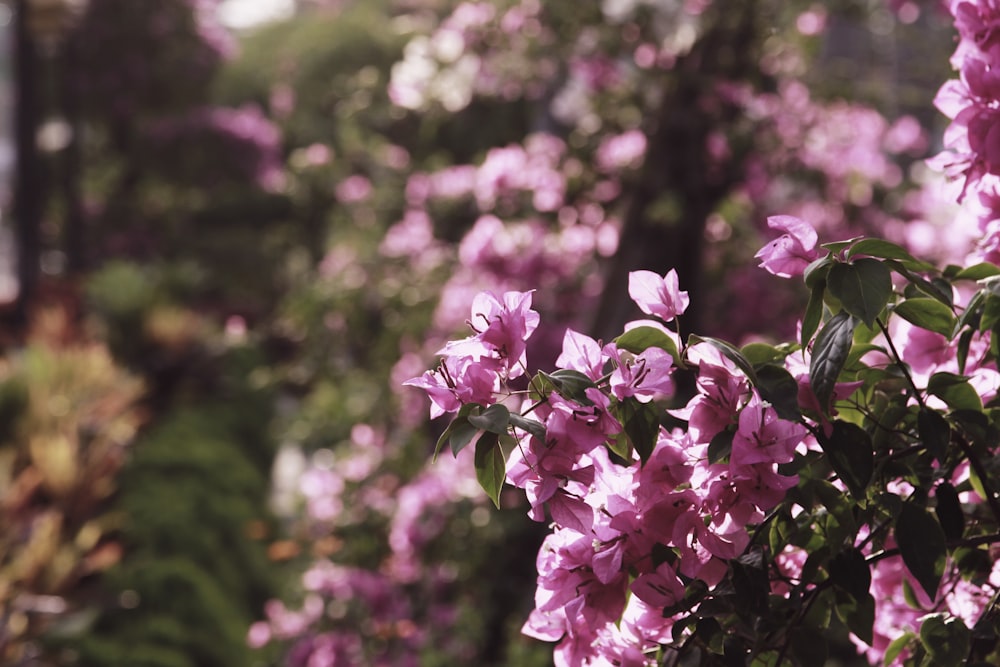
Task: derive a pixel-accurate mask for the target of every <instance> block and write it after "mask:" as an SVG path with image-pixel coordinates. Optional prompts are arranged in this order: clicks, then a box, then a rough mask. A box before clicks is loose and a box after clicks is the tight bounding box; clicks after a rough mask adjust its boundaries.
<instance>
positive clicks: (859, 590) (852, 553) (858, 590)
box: [829, 547, 872, 600]
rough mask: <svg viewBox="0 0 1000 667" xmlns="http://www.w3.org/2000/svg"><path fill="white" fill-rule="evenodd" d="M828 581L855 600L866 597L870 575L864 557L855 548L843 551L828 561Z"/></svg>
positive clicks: (870, 581) (869, 584)
mask: <svg viewBox="0 0 1000 667" xmlns="http://www.w3.org/2000/svg"><path fill="white" fill-rule="evenodd" d="M829 570H830V579H831V580H832V581H833V583H834V584H835V585H836V586H839V587H840V588H842V589H844V590H845V591H847V592H848V593H850V594H851V597H853V598H854V599H855V600H862V599H864V598H865V597H867V596H868V589H869V588H870V587H871V583H872V573H871V570H870V569H869V567H868V563H867V562H866V561H865V557H864V555H863V554H862V553H861V552H860V551H859V550H858V549H855V548H853V547H852V548H850V549H845V550H844V551H841V552H840V553H839V554H837V555H836V556H834V557H833V559H832V560H831V561H830V566H829Z"/></svg>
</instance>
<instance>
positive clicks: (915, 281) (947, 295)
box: [885, 259, 952, 307]
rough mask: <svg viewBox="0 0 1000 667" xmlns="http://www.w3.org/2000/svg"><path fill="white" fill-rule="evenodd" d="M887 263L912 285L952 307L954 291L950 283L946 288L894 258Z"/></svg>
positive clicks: (886, 262)
mask: <svg viewBox="0 0 1000 667" xmlns="http://www.w3.org/2000/svg"><path fill="white" fill-rule="evenodd" d="M885 264H886V266H888V267H889V268H890V269H892V270H893V271H895V272H896V273H898V274H899V275H901V276H903V277H904V278H906V279H907V280H909V281H910V284H911V285H913V286H914V287H916V288H917V289H918V290H920V291H921V292H923V293H924V294H926V295H927V296H929V297H931V298H934V299H937V300H938V301H940V302H941V303H943V304H945V305H946V306H949V307H950V306H951V305H952V293H951V286H950V285H948V286H947V288H945V287H944V286H943V285H937V284H934V283H933V282H931V281H929V280H927V279H926V278H924V277H923V276H920V275H918V274H916V273H914V272H913V271H910V270H909V269H908V268H906V267H905V266H904V265H903V264H901V263H900V262H897V261H896V260H894V259H887V260H885Z"/></svg>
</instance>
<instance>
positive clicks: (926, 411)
mask: <svg viewBox="0 0 1000 667" xmlns="http://www.w3.org/2000/svg"><path fill="white" fill-rule="evenodd" d="M917 434H918V435H919V436H920V441H921V442H922V443H923V445H924V447H926V448H927V451H929V452H930V453H931V454H933V455H934V458H936V459H937V460H938V461H939V462H940V461H944V457H945V454H947V451H948V443H949V442H950V441H951V425H950V424H949V423H948V420H947V419H945V418H944V416H943V415H942V414H941V413H940V412H938V411H937V410H932V409H930V408H920V412H919V413H917Z"/></svg>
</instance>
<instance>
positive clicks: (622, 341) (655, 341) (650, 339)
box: [614, 326, 680, 361]
mask: <svg viewBox="0 0 1000 667" xmlns="http://www.w3.org/2000/svg"><path fill="white" fill-rule="evenodd" d="M614 343H615V345H616V346H617V347H618V349H621V350H628V351H629V352H631V353H633V354H641V353H642V352H645V351H646V350H648V349H649V348H651V347H658V348H660V349H661V350H666V351H667V352H669V353H670V356H672V357H673V358H674V360H675V361H678V360H679V359H680V355H679V354H678V352H677V343H675V342H674V339H673V338H671V337H670V336H668V335H667V334H666V333H664V332H663V330H661V329H657V328H656V327H648V326H641V327H635V328H634V329H629V330H628V331H626V332H625V333H623V334H622V335H621V336H618V338H615V340H614Z"/></svg>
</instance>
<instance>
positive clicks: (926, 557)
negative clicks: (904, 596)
mask: <svg viewBox="0 0 1000 667" xmlns="http://www.w3.org/2000/svg"><path fill="white" fill-rule="evenodd" d="M896 544H897V545H898V546H899V552H900V554H902V556H903V563H905V564H906V569H908V570H909V571H910V574H912V575H913V578H914V579H916V580H917V583H919V584H920V587H921V588H923V589H924V591H925V592H926V593H927V597H929V598H930V599H932V600H933V599H934V597H935V596H936V595H937V589H938V585H939V584H940V583H941V575H942V574H943V573H944V563H945V556H946V548H945V537H944V531H942V530H941V524H939V523H938V522H937V520H936V519H935V518H934V517H933V516H931V515H930V514H929V513H928V512H927V511H926V510H924V509H923V508H921V507H918V506H917V505H914V504H913V503H903V506H902V508H900V511H899V514H898V515H897V516H896Z"/></svg>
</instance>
